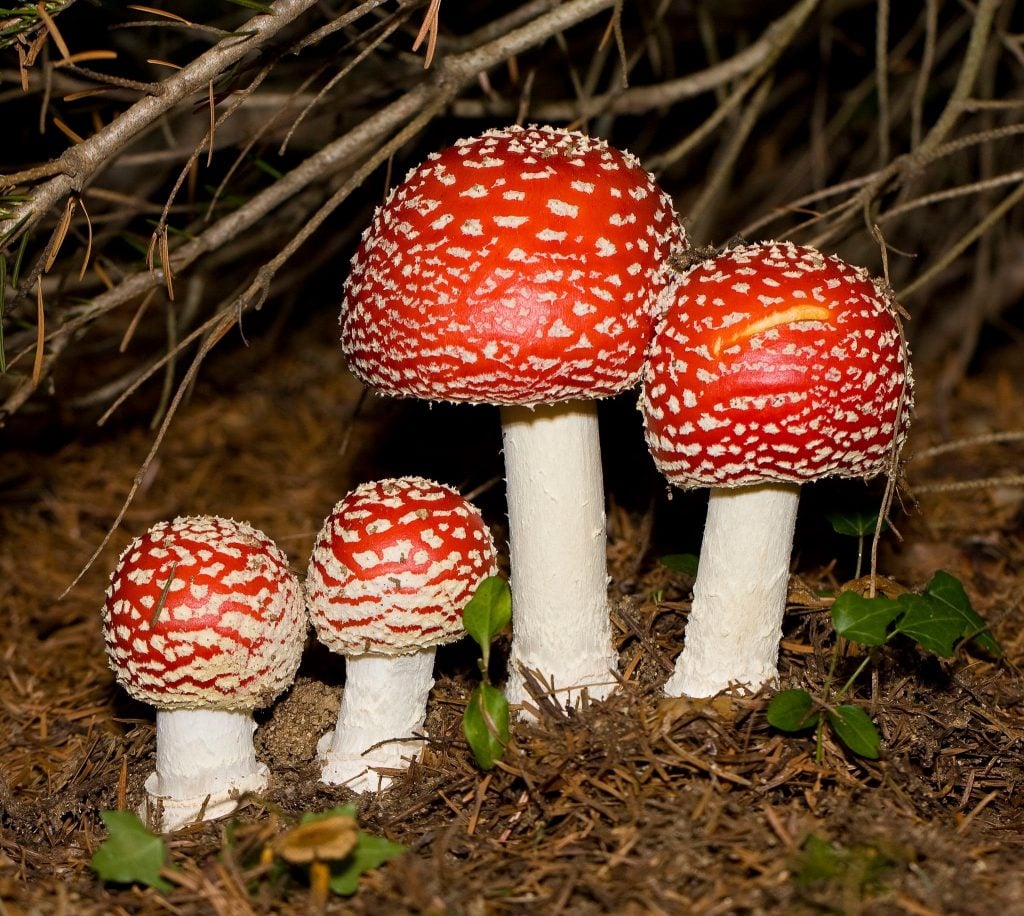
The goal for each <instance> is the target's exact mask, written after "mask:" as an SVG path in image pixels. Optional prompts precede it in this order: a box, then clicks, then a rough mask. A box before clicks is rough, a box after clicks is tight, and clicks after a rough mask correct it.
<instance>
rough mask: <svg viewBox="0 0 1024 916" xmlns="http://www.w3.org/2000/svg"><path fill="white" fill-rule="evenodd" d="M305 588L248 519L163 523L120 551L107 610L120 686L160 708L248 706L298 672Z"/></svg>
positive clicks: (110, 651) (266, 698)
mask: <svg viewBox="0 0 1024 916" xmlns="http://www.w3.org/2000/svg"><path fill="white" fill-rule="evenodd" d="M306 625H307V621H306V613H305V604H304V600H303V594H302V587H301V585H300V584H299V581H298V579H297V578H296V577H295V575H294V574H293V573H292V572H291V571H290V570H289V569H288V561H287V558H286V557H285V555H284V554H283V553H282V552H281V550H280V549H279V548H278V547H277V546H276V545H275V544H274V543H273V541H271V540H270V538H268V537H267V536H266V535H265V534H264V533H263V532H262V531H258V530H257V529H255V528H253V527H252V526H251V525H248V524H246V523H245V522H236V521H233V520H231V519H224V518H218V517H215V516H201V517H184V518H176V519H174V521H172V522H160V523H158V524H156V525H154V526H153V527H152V528H150V529H149V531H147V532H146V533H145V534H144V535H142V536H141V537H138V538H136V539H135V540H134V541H132V542H131V543H130V544H129V545H128V547H127V548H126V549H125V551H124V553H122V554H121V558H120V560H119V561H118V564H117V567H116V568H115V570H114V572H113V574H112V575H111V579H110V586H109V588H108V589H107V596H106V603H105V604H104V607H103V637H104V640H105V642H106V645H107V656H108V658H109V660H110V666H111V668H113V670H114V673H115V675H116V677H117V681H118V683H120V684H121V686H122V687H124V688H125V690H127V691H128V693H129V694H131V695H132V696H133V697H135V698H136V699H138V700H141V701H142V702H144V703H149V704H151V705H153V706H156V707H157V708H158V709H232V710H250V709H257V708H259V707H260V706H265V705H266V704H268V703H269V702H270V701H271V700H273V698H274V697H276V696H277V695H278V694H279V693H280V692H281V691H282V690H284V689H285V688H286V687H287V686H288V685H289V684H290V683H291V682H292V679H293V678H294V677H295V671H296V669H297V668H298V666H299V658H300V656H301V654H302V649H303V643H304V641H305V635H306Z"/></svg>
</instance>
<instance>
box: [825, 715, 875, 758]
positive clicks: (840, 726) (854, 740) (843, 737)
mask: <svg viewBox="0 0 1024 916" xmlns="http://www.w3.org/2000/svg"><path fill="white" fill-rule="evenodd" d="M828 721H829V725H831V726H832V730H833V731H834V732H835V733H836V737H837V738H838V739H839V740H840V741H842V742H843V744H845V745H846V746H847V747H848V748H849V749H850V750H851V751H853V752H854V753H855V754H857V755H858V756H860V757H867V758H869V759H871V760H877V759H878V753H879V750H880V749H881V746H882V736H881V735H880V734H879V732H878V728H877V727H876V726H875V723H874V722H872V721H871V717H870V716H869V715H868V714H867V713H866V712H864V710H863V709H861V708H860V707H858V706H849V705H843V706H838V707H836V709H834V710H831V711H830V712H829V714H828Z"/></svg>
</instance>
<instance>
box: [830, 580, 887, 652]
mask: <svg viewBox="0 0 1024 916" xmlns="http://www.w3.org/2000/svg"><path fill="white" fill-rule="evenodd" d="M902 613H903V608H901V607H900V605H899V603H898V602H896V601H893V600H892V599H891V598H885V597H883V596H881V595H876V596H875V597H874V598H864V597H863V596H861V595H858V594H857V593H856V592H842V593H841V594H840V595H839V597H838V598H836V600H835V603H834V604H833V605H832V625H833V626H834V627H835V628H836V633H838V634H839V635H840V636H845V637H846V638H847V639H849V640H851V641H853V642H857V643H860V644H861V645H862V646H880V645H882V644H883V643H884V642H885V641H886V639H887V638H888V637H889V624H891V623H892V622H893V621H894V620H895V619H896V618H897V617H899V616H900V614H902Z"/></svg>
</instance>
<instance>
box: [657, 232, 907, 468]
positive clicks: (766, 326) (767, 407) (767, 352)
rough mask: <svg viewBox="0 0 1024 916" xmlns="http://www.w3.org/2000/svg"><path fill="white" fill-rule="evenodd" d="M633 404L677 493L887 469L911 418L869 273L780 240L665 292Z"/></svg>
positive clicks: (896, 340) (890, 311) (896, 350)
mask: <svg viewBox="0 0 1024 916" xmlns="http://www.w3.org/2000/svg"><path fill="white" fill-rule="evenodd" d="M665 300H666V302H667V303H668V307H667V309H666V310H665V313H664V315H663V317H662V319H661V321H660V324H659V327H658V329H657V331H656V334H655V339H654V343H653V345H652V348H651V352H650V356H649V361H648V364H647V366H646V368H645V371H644V380H643V390H642V394H641V400H640V409H641V411H642V413H643V415H644V424H645V427H646V431H647V442H648V445H649V446H650V449H651V453H652V455H653V456H654V460H655V463H656V464H657V466H658V468H659V470H660V471H661V472H662V473H663V474H664V475H665V476H666V477H667V478H668V479H669V480H670V481H671V482H672V483H674V484H676V485H678V486H680V487H697V486H713V487H738V486H745V485H748V484H757V483H763V482H767V481H780V482H792V483H803V482H807V481H809V480H814V479H817V478H819V477H826V476H830V475H836V476H841V477H873V476H875V475H877V474H880V473H883V472H885V471H886V470H888V468H889V465H890V462H891V460H892V456H893V455H894V454H895V453H894V445H895V446H897V448H898V446H899V445H901V444H902V442H903V440H904V438H905V437H906V434H907V429H908V426H909V422H910V408H911V406H912V403H913V385H912V378H911V374H910V366H909V363H908V355H907V348H906V345H905V343H904V341H903V339H902V336H901V333H900V329H899V324H898V322H897V318H896V314H895V310H894V307H893V304H892V301H891V297H890V295H889V293H888V291H886V290H884V289H882V288H881V285H880V284H877V283H875V282H873V281H872V280H871V278H870V277H869V275H868V273H867V271H865V270H863V269H861V268H856V267H851V266H850V265H849V264H846V263H845V262H844V261H842V260H840V259H839V258H838V257H835V256H832V255H823V254H821V253H820V252H818V251H816V250H815V249H813V248H808V247H801V246H797V245H793V244H791V243H788V242H763V243H759V244H752V245H743V246H740V247H738V248H733V249H730V250H728V251H725V252H724V253H723V254H721V255H719V256H717V257H714V258H711V259H708V260H705V261H703V262H702V263H699V264H697V265H695V266H694V267H692V268H691V269H690V270H688V271H687V272H686V273H685V274H683V275H682V276H681V277H680V278H679V280H678V282H677V283H676V284H675V285H674V286H673V287H672V288H670V289H669V290H667V291H666V294H665Z"/></svg>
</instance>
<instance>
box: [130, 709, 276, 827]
mask: <svg viewBox="0 0 1024 916" xmlns="http://www.w3.org/2000/svg"><path fill="white" fill-rule="evenodd" d="M255 731H256V723H255V722H253V719H252V715H251V714H250V713H248V712H239V711H228V710H223V709H173V710H158V711H157V714H156V772H155V773H152V774H150V776H149V778H148V779H147V780H146V796H147V798H146V804H145V805H144V807H143V810H142V811H141V812H140V813H141V815H142V818H143V820H144V821H145V822H146V825H147V826H148V827H149V828H150V829H151V830H157V831H164V832H170V831H173V830H177V829H178V828H179V827H183V826H185V825H186V824H190V823H193V822H195V821H198V820H203V821H211V820H214V819H216V818H218V817H224V816H225V815H227V814H230V813H231V812H232V811H234V810H235V809H236V808H237V807H238V804H239V799H240V798H241V796H243V795H246V794H248V793H254V792H262V791H263V790H264V789H266V787H267V782H268V778H269V771H268V770H267V767H266V766H265V765H264V764H262V763H259V762H258V761H257V760H256V751H255V749H254V748H253V744H252V736H253V732H255Z"/></svg>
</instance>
